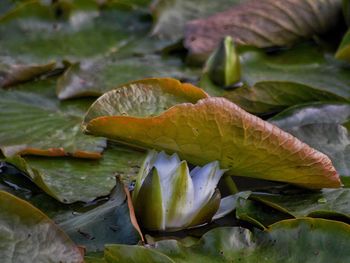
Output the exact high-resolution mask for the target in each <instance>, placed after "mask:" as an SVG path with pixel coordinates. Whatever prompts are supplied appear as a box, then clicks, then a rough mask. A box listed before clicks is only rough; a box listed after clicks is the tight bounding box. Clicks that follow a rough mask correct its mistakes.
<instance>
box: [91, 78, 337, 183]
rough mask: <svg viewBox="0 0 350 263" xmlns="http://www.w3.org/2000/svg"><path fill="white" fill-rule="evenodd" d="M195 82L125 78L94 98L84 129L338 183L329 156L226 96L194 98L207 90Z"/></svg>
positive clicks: (294, 177) (232, 164) (298, 178)
mask: <svg viewBox="0 0 350 263" xmlns="http://www.w3.org/2000/svg"><path fill="white" fill-rule="evenodd" d="M198 90H199V89H198V88H196V87H193V86H189V85H188V84H183V85H179V83H178V82H176V81H175V80H172V81H170V80H169V79H165V80H164V79H159V80H156V79H155V80H152V79H151V80H143V81H138V82H134V83H129V84H126V85H125V86H121V87H119V88H118V89H116V90H113V91H110V92H108V93H106V94H104V95H103V96H102V97H100V98H99V99H98V100H97V101H96V102H95V103H94V104H93V105H92V106H91V108H90V109H89V111H88V113H87V115H86V116H85V119H84V127H85V131H86V132H88V133H91V134H95V135H98V136H105V137H108V138H111V139H114V140H117V141H120V142H123V143H127V144H131V145H137V146H141V147H147V148H155V149H162V150H166V151H168V152H177V153H178V154H179V155H180V156H181V158H183V159H185V160H188V161H189V162H192V163H194V164H197V165H203V164H205V163H208V162H211V161H214V160H218V161H220V165H221V167H222V168H226V169H228V173H229V174H231V175H239V176H248V177H255V178H260V179H267V180H275V181H283V182H289V183H293V184H297V185H302V186H305V187H310V188H323V187H339V186H340V182H339V177H338V175H337V173H336V171H335V169H334V167H333V166H332V164H331V161H330V160H329V159H328V157H327V156H325V155H324V154H321V153H320V152H318V151H316V150H314V149H312V148H310V147H309V146H307V145H306V144H303V143H302V142H300V141H299V140H297V139H296V138H294V137H293V136H291V135H289V134H287V133H285V132H283V131H282V130H280V129H279V128H277V127H276V126H273V125H271V124H269V123H267V122H264V121H263V120H261V119H259V118H257V117H255V116H253V115H250V114H249V113H247V112H245V111H244V110H242V109H240V108H239V107H238V106H237V105H235V104H233V103H231V102H229V101H228V100H226V99H222V98H206V99H202V100H199V99H201V98H205V96H203V95H201V96H198V94H200V93H199V92H198ZM156 92H158V93H159V92H161V93H162V96H157V97H156V98H159V97H161V98H162V99H163V100H164V101H163V102H162V103H157V104H156V105H158V106H157V107H156V108H155V106H154V105H155V103H154V97H155V96H154V94H156ZM184 92H186V93H185V94H186V95H187V96H186V97H185V96H184ZM174 98H178V99H176V100H175V99H174ZM179 99H182V100H179ZM183 102H187V103H183ZM176 104H177V105H176Z"/></svg>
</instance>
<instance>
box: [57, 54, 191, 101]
mask: <svg viewBox="0 0 350 263" xmlns="http://www.w3.org/2000/svg"><path fill="white" fill-rule="evenodd" d="M132 50H133V49H132ZM134 51H135V50H134ZM130 52H132V51H130ZM129 55H130V56H127V57H125V56H126V54H123V55H121V54H119V53H117V54H115V55H114V56H109V57H108V58H105V57H103V58H99V59H97V60H95V61H88V60H85V61H82V62H81V63H79V64H73V65H71V66H70V67H69V68H68V70H67V71H66V72H65V73H64V75H62V77H61V78H60V79H59V81H58V84H57V95H58V97H59V98H60V99H69V98H72V97H81V96H100V95H102V94H103V93H104V92H107V91H109V90H111V89H113V88H115V87H117V86H118V85H121V84H123V83H126V82H129V81H132V80H135V79H142V78H150V77H174V78H178V79H191V78H193V76H196V75H198V74H196V72H195V70H191V69H189V68H185V66H184V64H183V62H182V61H181V59H179V58H176V57H162V56H161V55H159V54H151V55H139V56H135V55H133V54H132V53H131V54H129ZM116 72H117V73H118V74H116Z"/></svg>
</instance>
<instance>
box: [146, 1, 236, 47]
mask: <svg viewBox="0 0 350 263" xmlns="http://www.w3.org/2000/svg"><path fill="white" fill-rule="evenodd" d="M240 1H241V0H216V1H207V0H197V1H186V0H170V1H168V0H157V1H155V2H154V3H153V4H152V6H151V7H152V14H153V17H154V20H155V23H154V25H153V34H155V35H157V36H159V37H160V38H165V39H169V40H172V41H176V40H179V39H181V38H183V36H184V27H185V24H186V23H187V22H188V21H190V20H192V19H196V18H200V17H206V16H208V15H211V14H214V13H216V12H220V11H223V10H225V9H227V8H229V7H231V6H233V5H235V4H237V3H238V2H240Z"/></svg>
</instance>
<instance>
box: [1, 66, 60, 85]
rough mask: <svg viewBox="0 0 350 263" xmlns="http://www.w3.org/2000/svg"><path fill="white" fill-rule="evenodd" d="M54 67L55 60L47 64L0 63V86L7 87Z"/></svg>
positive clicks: (44, 72) (33, 77)
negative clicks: (10, 64)
mask: <svg viewBox="0 0 350 263" xmlns="http://www.w3.org/2000/svg"><path fill="white" fill-rule="evenodd" d="M55 67H56V63H55V62H51V63H48V64H41V65H40V64H38V65H36V64H29V65H25V66H24V65H12V66H9V65H7V64H5V65H1V64H0V75H1V78H0V88H7V87H9V86H13V85H16V84H19V83H22V82H26V81H29V80H32V79H35V78H37V77H40V76H42V75H44V74H46V73H48V72H50V71H52V70H54V69H55Z"/></svg>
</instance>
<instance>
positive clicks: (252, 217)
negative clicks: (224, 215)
mask: <svg viewBox="0 0 350 263" xmlns="http://www.w3.org/2000/svg"><path fill="white" fill-rule="evenodd" d="M236 217H237V219H240V220H243V221H247V222H249V223H251V224H253V225H254V226H256V227H258V228H260V229H265V227H267V226H269V225H272V224H274V223H276V222H279V221H282V220H285V219H291V218H293V216H291V215H289V214H287V213H285V212H284V211H283V212H282V211H279V210H277V209H275V208H273V207H271V206H269V205H265V204H264V203H261V202H256V201H255V200H250V199H245V198H239V199H238V200H237V206H236Z"/></svg>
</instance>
